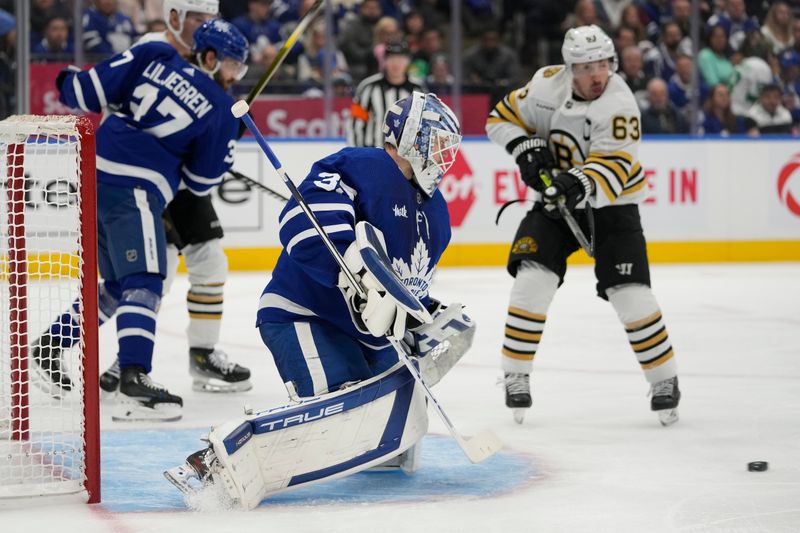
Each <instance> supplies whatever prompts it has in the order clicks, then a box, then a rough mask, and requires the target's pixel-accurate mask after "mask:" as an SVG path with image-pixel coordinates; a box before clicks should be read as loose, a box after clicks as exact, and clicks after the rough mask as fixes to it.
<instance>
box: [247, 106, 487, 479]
mask: <svg viewBox="0 0 800 533" xmlns="http://www.w3.org/2000/svg"><path fill="white" fill-rule="evenodd" d="M248 109H249V106H248V105H247V102H245V101H244V100H240V101H238V102H236V103H235V104H233V107H232V108H231V112H232V113H233V116H235V117H236V118H241V119H242V121H244V124H245V125H246V126H247V128H248V129H249V130H250V132H251V133H252V134H253V136H254V137H255V139H256V142H258V144H259V146H261V149H262V150H263V151H264V154H265V155H266V156H267V159H269V161H270V163H271V164H272V166H273V167H274V168H275V171H276V172H277V173H278V175H279V176H280V177H281V179H282V180H283V182H284V183H285V184H286V186H287V187H288V188H289V191H290V192H291V193H292V197H293V198H294V199H295V200H296V201H297V203H298V205H299V206H300V208H301V209H302V210H303V212H304V213H305V215H306V216H307V217H308V219H309V221H310V222H311V224H312V225H313V226H314V229H315V230H316V231H317V233H319V236H320V238H321V239H322V242H323V243H324V244H325V247H326V248H327V249H328V251H329V252H330V254H331V255H332V256H333V258H334V260H335V261H336V263H337V264H338V265H339V268H340V269H341V271H342V273H343V274H344V275H345V277H346V278H347V280H348V282H349V283H350V285H351V286H352V287H353V289H354V290H355V291H356V292H357V293H358V295H359V297H361V298H363V299H365V300H366V298H367V293H366V291H365V290H364V287H363V286H362V285H361V283H360V282H359V281H358V280H357V279H356V277H355V275H354V274H353V273H352V272H351V271H350V269H349V268H347V265H346V264H345V262H344V258H343V257H342V256H341V254H340V253H339V251H338V250H337V249H336V247H335V246H334V245H333V242H331V240H330V238H329V237H328V235H327V234H326V233H325V230H323V229H322V226H320V224H319V221H318V220H317V217H316V216H315V215H314V213H313V212H312V211H311V208H309V207H308V204H307V203H306V201H305V199H304V198H303V195H302V194H300V191H299V190H298V189H297V186H295V184H294V183H293V182H292V180H291V179H290V178H289V175H288V174H287V173H286V171H285V170H284V169H283V165H281V162H280V161H279V160H278V158H277V157H276V155H275V153H274V152H273V151H272V148H270V147H269V145H268V144H267V141H266V139H264V136H263V135H262V134H261V132H260V131H259V129H258V127H257V126H256V124H255V122H254V121H253V118H252V117H251V116H250V115H248V114H247V111H248ZM387 340H388V341H389V342H390V343H391V344H392V346H393V347H394V349H395V350H396V351H397V355H398V357H399V358H400V360H401V361H403V363H404V364H405V365H406V367H408V370H409V371H410V372H411V375H412V376H414V379H415V380H416V381H417V383H419V385H420V386H421V387H422V389H423V391H424V393H425V397H426V398H427V399H428V401H429V402H430V403H431V404H432V405H433V407H434V410H435V411H436V413H437V414H438V415H439V417H440V418H441V419H442V422H444V424H445V426H447V429H448V431H449V432H450V434H451V435H452V436H453V438H454V439H455V440H456V442H457V443H458V446H459V447H460V448H461V450H462V451H463V452H464V454H465V455H466V456H467V457H468V458H469V460H470V461H472V462H473V463H480V462H481V461H483V460H484V459H486V458H488V457H490V456H492V455H494V454H495V453H496V452H497V451H498V450H500V448H502V446H503V444H502V442H501V441H500V439H498V438H497V436H496V435H495V434H494V433H492V432H491V431H488V430H484V431H482V432H481V433H479V434H478V435H475V436H474V437H472V438H469V439H468V438H466V437H463V436H462V435H461V434H460V433H459V432H458V431H457V430H456V428H455V427H454V426H453V423H452V422H451V421H450V418H449V417H448V416H447V413H445V411H444V408H442V406H441V404H440V403H439V401H438V400H437V399H436V397H435V396H434V395H433V393H432V392H431V390H430V387H428V384H427V383H425V380H424V378H423V377H422V374H420V371H419V368H418V367H417V366H416V365H415V364H414V362H413V361H412V360H411V357H410V355H409V353H408V352H407V350H406V347H405V346H404V345H403V343H401V342H400V341H398V340H396V339H394V338H392V337H387Z"/></svg>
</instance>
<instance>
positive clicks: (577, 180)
mask: <svg viewBox="0 0 800 533" xmlns="http://www.w3.org/2000/svg"><path fill="white" fill-rule="evenodd" d="M592 191H594V182H593V181H592V180H591V179H590V178H589V177H588V176H586V174H584V173H583V171H582V170H581V169H579V168H575V167H573V168H571V169H569V170H567V171H566V172H562V173H561V174H559V175H558V176H556V177H555V178H553V183H552V184H551V185H550V186H549V187H548V188H547V189H545V190H544V192H543V193H542V196H543V198H544V203H545V212H546V213H549V214H552V215H555V214H556V213H558V207H557V206H556V204H557V203H558V199H559V198H561V197H562V196H563V197H564V205H565V206H566V208H567V209H568V210H569V211H573V210H574V209H575V206H576V205H578V203H579V202H580V201H581V200H583V199H584V198H586V196H588V195H589V194H591V193H592Z"/></svg>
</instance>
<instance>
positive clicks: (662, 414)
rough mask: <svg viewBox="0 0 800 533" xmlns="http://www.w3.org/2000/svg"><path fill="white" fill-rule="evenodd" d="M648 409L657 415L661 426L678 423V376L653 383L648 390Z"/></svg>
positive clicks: (679, 393) (679, 397)
mask: <svg viewBox="0 0 800 533" xmlns="http://www.w3.org/2000/svg"><path fill="white" fill-rule="evenodd" d="M650 391H651V393H652V395H653V396H652V397H651V398H650V409H651V410H652V411H655V412H656V414H658V420H659V421H660V422H661V425H662V426H671V425H672V424H674V423H675V422H677V421H678V404H679V403H680V401H681V391H680V389H679V388H678V376H675V377H672V378H669V379H665V380H663V381H659V382H658V383H653V386H652V388H651V389H650Z"/></svg>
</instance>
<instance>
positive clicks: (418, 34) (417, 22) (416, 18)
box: [403, 10, 425, 54]
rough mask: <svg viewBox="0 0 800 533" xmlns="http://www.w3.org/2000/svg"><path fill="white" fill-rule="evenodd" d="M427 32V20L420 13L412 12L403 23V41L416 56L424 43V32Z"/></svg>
mask: <svg viewBox="0 0 800 533" xmlns="http://www.w3.org/2000/svg"><path fill="white" fill-rule="evenodd" d="M424 30H425V20H424V19H423V18H422V15H421V14H420V12H419V11H416V10H414V11H410V12H409V13H408V15H407V16H406V19H405V21H403V34H404V35H403V40H404V41H405V42H406V44H407V45H408V50H409V51H410V52H411V53H412V54H416V53H417V51H418V50H419V48H420V43H421V42H422V32H423V31H424Z"/></svg>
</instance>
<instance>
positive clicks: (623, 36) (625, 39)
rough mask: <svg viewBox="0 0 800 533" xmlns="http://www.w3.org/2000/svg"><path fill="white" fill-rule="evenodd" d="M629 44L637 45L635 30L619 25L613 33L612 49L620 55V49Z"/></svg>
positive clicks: (627, 46) (629, 45)
mask: <svg viewBox="0 0 800 533" xmlns="http://www.w3.org/2000/svg"><path fill="white" fill-rule="evenodd" d="M631 46H638V41H637V40H636V32H634V31H633V30H632V29H630V28H628V27H625V26H622V27H620V28H619V29H618V30H617V31H616V33H615V34H614V49H615V50H616V51H617V54H618V55H622V51H623V50H625V49H626V48H630V47H631Z"/></svg>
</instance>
